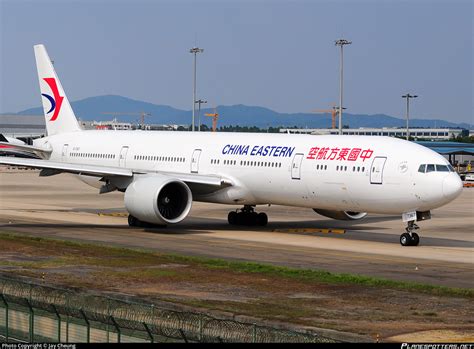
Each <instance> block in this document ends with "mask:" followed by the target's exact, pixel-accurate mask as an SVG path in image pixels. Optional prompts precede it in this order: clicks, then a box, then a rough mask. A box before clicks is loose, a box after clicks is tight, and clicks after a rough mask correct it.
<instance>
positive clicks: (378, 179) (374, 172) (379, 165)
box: [370, 156, 387, 184]
mask: <svg viewBox="0 0 474 349" xmlns="http://www.w3.org/2000/svg"><path fill="white" fill-rule="evenodd" d="M386 161H387V158H386V157H382V156H377V157H375V158H374V160H373V161H372V166H371V168H370V183H371V184H382V183H383V168H384V167H385V162H386Z"/></svg>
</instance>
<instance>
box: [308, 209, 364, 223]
mask: <svg viewBox="0 0 474 349" xmlns="http://www.w3.org/2000/svg"><path fill="white" fill-rule="evenodd" d="M313 211H314V212H316V213H319V214H320V215H321V216H324V217H329V218H333V219H338V220H340V221H353V220H357V219H362V218H364V217H365V216H367V213H366V212H352V211H332V210H320V209H317V208H313Z"/></svg>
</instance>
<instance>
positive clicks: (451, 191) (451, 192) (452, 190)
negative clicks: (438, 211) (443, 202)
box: [443, 173, 462, 200]
mask: <svg viewBox="0 0 474 349" xmlns="http://www.w3.org/2000/svg"><path fill="white" fill-rule="evenodd" d="M461 191H462V181H461V178H459V176H458V175H457V174H456V173H451V174H450V175H449V176H446V178H445V179H443V195H444V197H445V198H447V199H449V200H454V199H455V198H457V197H458V196H459V194H461Z"/></svg>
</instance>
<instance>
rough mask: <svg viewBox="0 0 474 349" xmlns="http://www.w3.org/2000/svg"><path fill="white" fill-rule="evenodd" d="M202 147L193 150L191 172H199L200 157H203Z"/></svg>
mask: <svg viewBox="0 0 474 349" xmlns="http://www.w3.org/2000/svg"><path fill="white" fill-rule="evenodd" d="M201 152H202V150H201V149H196V150H194V152H193V156H192V158H191V173H198V171H199V158H200V157H201Z"/></svg>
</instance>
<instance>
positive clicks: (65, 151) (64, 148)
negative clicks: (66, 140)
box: [61, 144, 69, 161]
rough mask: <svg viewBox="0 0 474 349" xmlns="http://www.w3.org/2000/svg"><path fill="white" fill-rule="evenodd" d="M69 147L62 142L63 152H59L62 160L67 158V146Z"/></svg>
mask: <svg viewBox="0 0 474 349" xmlns="http://www.w3.org/2000/svg"><path fill="white" fill-rule="evenodd" d="M68 147H69V144H64V145H63V152H62V154H61V158H62V160H63V161H66V160H67V148H68Z"/></svg>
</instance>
